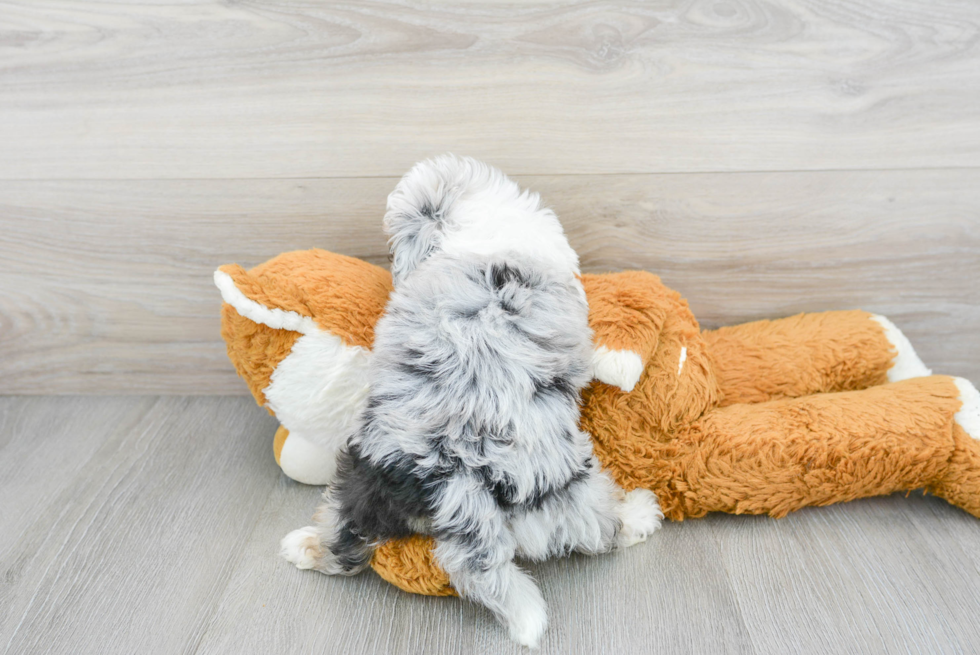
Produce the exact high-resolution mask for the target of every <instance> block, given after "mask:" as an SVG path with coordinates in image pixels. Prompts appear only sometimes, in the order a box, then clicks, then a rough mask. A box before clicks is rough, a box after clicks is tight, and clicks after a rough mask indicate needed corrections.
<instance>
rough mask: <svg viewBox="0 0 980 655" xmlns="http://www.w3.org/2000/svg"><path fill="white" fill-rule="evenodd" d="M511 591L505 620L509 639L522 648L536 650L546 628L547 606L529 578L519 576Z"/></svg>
mask: <svg viewBox="0 0 980 655" xmlns="http://www.w3.org/2000/svg"><path fill="white" fill-rule="evenodd" d="M516 582H517V584H516V585H515V587H516V588H515V589H512V590H511V593H510V596H511V603H510V605H511V607H510V608H508V609H509V616H508V617H507V618H506V623H507V630H508V632H509V633H510V638H511V639H513V640H514V641H516V642H517V643H519V644H520V645H522V646H527V647H528V648H537V647H538V646H540V645H541V636H542V635H543V634H544V631H545V630H546V629H547V627H548V606H547V605H546V604H545V602H544V598H542V596H541V591H540V590H539V589H538V587H537V585H536V584H534V581H533V580H531V578H529V577H526V576H521V578H519V581H516Z"/></svg>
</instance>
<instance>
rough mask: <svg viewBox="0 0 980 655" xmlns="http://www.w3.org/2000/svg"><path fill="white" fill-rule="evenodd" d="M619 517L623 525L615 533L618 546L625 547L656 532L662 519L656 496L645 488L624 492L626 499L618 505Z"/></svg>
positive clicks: (662, 514) (644, 539)
mask: <svg viewBox="0 0 980 655" xmlns="http://www.w3.org/2000/svg"><path fill="white" fill-rule="evenodd" d="M619 518H620V520H621V521H622V522H623V527H622V528H621V529H620V531H619V534H618V535H617V540H618V543H619V546H620V547H622V548H627V547H629V546H633V545H635V544H638V543H640V542H642V541H646V539H647V537H649V536H650V535H651V534H653V533H654V532H656V530H657V529H658V528H660V522H661V521H663V518H664V513H663V511H662V510H661V509H660V503H659V502H658V501H657V496H656V494H654V493H653V492H652V491H649V490H647V489H634V490H633V491H631V492H629V493H628V494H626V501H625V502H624V503H623V504H622V505H620V506H619Z"/></svg>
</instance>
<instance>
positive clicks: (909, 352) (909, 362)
mask: <svg viewBox="0 0 980 655" xmlns="http://www.w3.org/2000/svg"><path fill="white" fill-rule="evenodd" d="M871 320H872V321H874V322H875V323H877V324H878V325H880V326H881V327H882V328H884V330H885V338H886V339H888V343H890V344H891V346H892V349H893V350H894V351H895V356H894V357H892V367H891V368H890V369H888V381H889V382H901V381H902V380H908V379H910V378H923V377H926V376H928V375H932V371H930V370H929V369H928V368H926V365H925V364H923V363H922V360H921V359H919V356H918V355H917V354H916V353H915V349H914V348H913V347H912V343H911V342H910V341H909V339H908V337H906V336H905V335H904V334H903V333H902V331H901V330H899V329H898V327H897V326H896V325H895V324H894V323H892V322H891V321H889V320H888V319H887V318H885V317H884V316H881V315H880V314H873V315H872V316H871Z"/></svg>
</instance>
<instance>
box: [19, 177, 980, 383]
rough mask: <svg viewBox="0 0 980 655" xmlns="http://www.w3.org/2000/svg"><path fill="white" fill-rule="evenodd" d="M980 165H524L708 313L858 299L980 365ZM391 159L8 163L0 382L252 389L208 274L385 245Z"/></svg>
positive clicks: (940, 361) (593, 243) (629, 257)
mask: <svg viewBox="0 0 980 655" xmlns="http://www.w3.org/2000/svg"><path fill="white" fill-rule="evenodd" d="M978 175H980V170H978V169H972V170H944V171H922V170H917V171H862V172H846V173H839V172H825V173H814V172H805V173H746V174H684V175H595V176H564V175H563V176H530V177H520V178H518V179H519V181H520V182H521V183H522V184H524V185H527V186H529V187H531V188H533V189H535V190H537V191H539V192H540V193H541V194H542V197H543V198H544V200H545V202H546V203H548V204H549V205H551V206H553V207H554V208H555V209H556V211H557V212H558V214H559V216H560V217H561V219H562V220H563V222H564V224H565V226H566V229H567V232H568V234H569V239H570V240H571V243H572V245H573V246H574V247H575V248H576V249H577V250H578V251H579V253H580V254H581V259H582V264H583V268H584V269H585V270H588V271H599V270H619V269H624V268H641V269H647V270H651V271H654V272H656V273H659V274H660V275H661V276H662V277H663V278H664V280H665V282H666V283H667V284H669V285H670V286H672V287H674V288H676V289H678V290H679V291H681V292H682V293H684V294H685V295H686V296H687V297H688V299H689V300H690V302H691V305H692V307H693V309H694V311H695V314H696V315H697V316H698V317H699V318H700V319H701V321H702V324H703V325H705V326H706V327H715V326H718V325H722V324H727V323H737V322H741V321H747V320H754V319H758V318H765V317H778V316H785V315H788V314H793V313H796V312H801V311H820V310H826V309H840V308H854V307H863V308H865V309H868V310H871V311H876V312H879V313H883V314H886V315H888V316H890V317H891V318H892V319H893V320H894V321H895V322H896V323H897V324H898V325H899V326H900V327H901V328H902V329H903V330H905V331H906V333H907V334H908V335H909V337H910V338H911V339H912V342H913V344H915V346H916V347H917V348H918V349H919V351H920V354H921V355H922V357H923V359H924V360H925V362H926V363H927V365H929V366H932V367H933V368H934V369H936V370H937V371H938V372H945V373H951V374H956V375H961V376H965V377H969V378H972V379H974V380H980V339H977V338H976V335H977V334H978V333H980V285H977V284H976V283H975V280H977V279H980V185H977V184H976V180H977V179H978ZM395 182H396V178H370V179H368V178H359V179H351V180H320V179H311V180H177V181H173V180H170V181H167V180H150V181H96V182H92V181H46V182H0V362H2V365H0V367H2V370H3V372H4V375H3V376H0V392H2V393H148V392H153V393H177V394H186V393H223V394H229V393H231V394H241V393H246V390H245V385H244V384H243V383H242V382H241V381H240V380H238V379H237V378H236V377H235V374H234V372H233V370H232V368H231V365H230V363H229V362H228V361H227V357H226V356H225V351H224V344H223V343H222V341H221V340H220V337H219V334H218V312H219V306H220V298H219V295H218V293H217V291H216V290H215V289H214V287H213V284H212V282H211V273H212V271H213V270H214V268H215V267H216V266H217V265H219V264H222V263H228V262H238V263H241V264H243V265H246V266H250V265H254V264H257V263H259V262H261V261H263V260H265V259H267V258H269V257H272V256H273V255H275V254H277V253H279V252H282V251H285V250H292V249H300V248H309V247H321V248H326V249H329V250H334V251H337V252H343V253H345V254H350V255H354V256H358V257H362V258H365V259H367V260H369V261H372V262H375V263H379V264H385V263H386V247H385V241H384V236H383V234H382V232H381V226H380V221H381V216H382V214H383V212H384V203H385V197H386V195H387V193H388V192H389V191H390V190H391V189H392V188H393V187H394V184H395Z"/></svg>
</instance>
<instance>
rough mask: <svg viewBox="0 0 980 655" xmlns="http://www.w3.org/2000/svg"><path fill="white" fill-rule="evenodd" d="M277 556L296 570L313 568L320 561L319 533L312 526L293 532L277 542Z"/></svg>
mask: <svg viewBox="0 0 980 655" xmlns="http://www.w3.org/2000/svg"><path fill="white" fill-rule="evenodd" d="M279 549H280V550H279V554H280V555H282V556H283V557H284V558H285V559H286V561H288V562H289V563H291V564H295V565H296V568H298V569H312V568H315V567H316V565H317V562H318V561H319V560H320V556H321V550H320V533H319V532H318V531H317V529H316V528H314V527H313V526H312V525H308V526H306V527H305V528H300V529H299V530H293V531H292V532H290V533H289V534H287V535H286V536H285V537H283V538H282V541H280V542H279Z"/></svg>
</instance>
